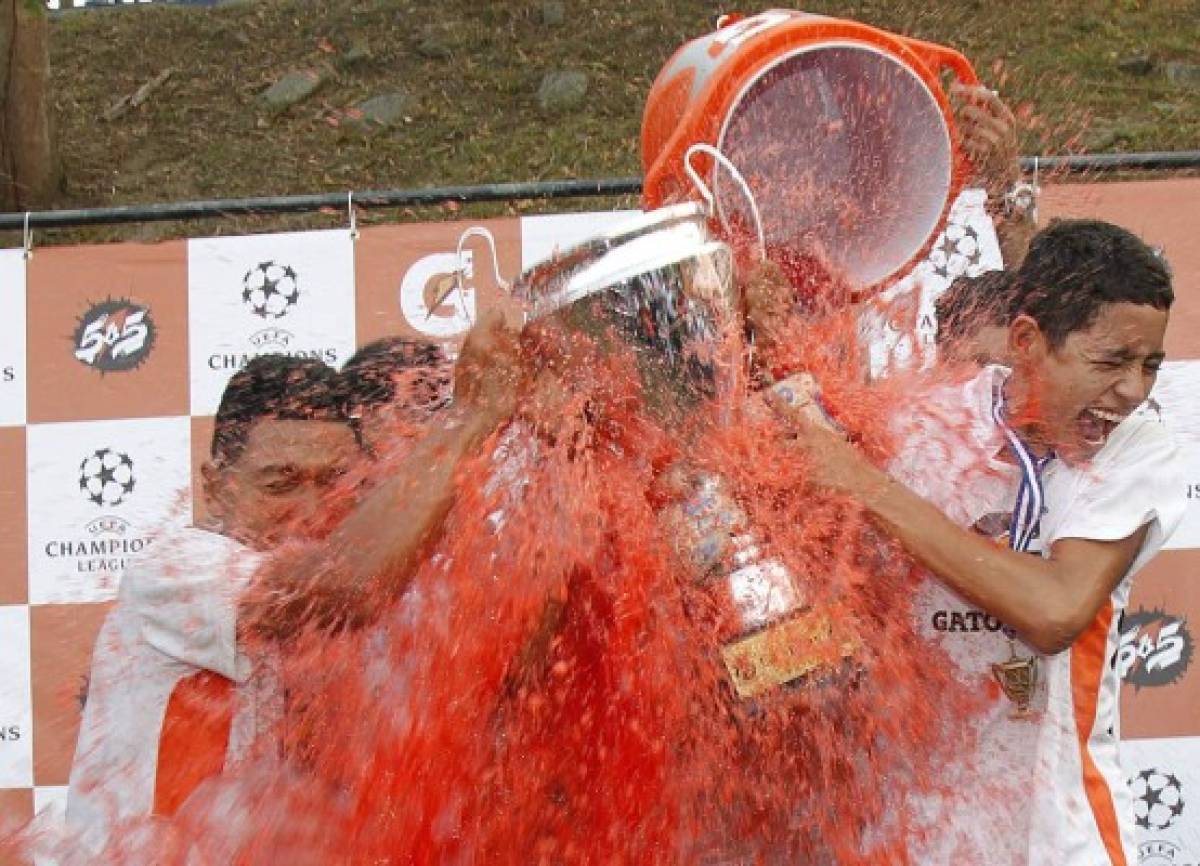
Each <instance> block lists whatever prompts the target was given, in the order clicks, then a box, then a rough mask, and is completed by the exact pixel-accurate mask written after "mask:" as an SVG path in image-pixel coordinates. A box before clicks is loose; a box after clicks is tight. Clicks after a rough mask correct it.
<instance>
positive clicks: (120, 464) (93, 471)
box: [79, 448, 135, 508]
mask: <svg viewBox="0 0 1200 866" xmlns="http://www.w3.org/2000/svg"><path fill="white" fill-rule="evenodd" d="M134 485H135V481H134V477H133V461H132V460H131V459H130V458H129V455H128V454H126V453H124V452H122V451H113V450H112V449H111V448H100V449H98V450H96V451H93V452H92V453H91V454H90V455H89V456H87V457H85V458H83V461H82V462H81V463H80V464H79V489H80V491H81V492H82V493H83V494H84V495H85V496H86V497H87V498H88V500H89V501H91V502H92V503H94V504H95V505H97V506H99V507H101V508H104V507H112V506H116V505H120V504H121V503H122V502H124V501H125V499H126V497H128V496H129V494H131V493H133V488H134Z"/></svg>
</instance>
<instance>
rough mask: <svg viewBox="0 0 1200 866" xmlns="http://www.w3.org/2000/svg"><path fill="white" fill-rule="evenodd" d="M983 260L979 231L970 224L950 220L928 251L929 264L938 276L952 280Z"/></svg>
mask: <svg viewBox="0 0 1200 866" xmlns="http://www.w3.org/2000/svg"><path fill="white" fill-rule="evenodd" d="M982 260H983V251H982V250H981V249H980V247H979V233H978V232H977V231H975V228H974V227H973V226H971V225H968V224H964V223H956V222H951V223H949V224H947V226H946V230H945V231H944V232H942V234H941V236H940V237H938V239H937V241H936V243H934V245H933V249H931V250H930V252H929V264H930V265H932V267H933V272H934V273H935V274H937V275H938V276H939V277H942V278H944V279H947V280H953V279H954V278H956V277H960V276H962V275H963V274H965V273H967V272H968V271H969V270H970V269H971V268H974V267H977V266H978V265H979V263H980V262H981V261H982Z"/></svg>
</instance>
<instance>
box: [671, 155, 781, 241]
mask: <svg viewBox="0 0 1200 866" xmlns="http://www.w3.org/2000/svg"><path fill="white" fill-rule="evenodd" d="M696 153H703V154H705V155H706V156H711V157H712V158H713V160H714V161H715V162H716V163H717V164H719V165H720V166H721V167H722V168H724V169H725V170H726V171H728V172H729V174H730V176H732V177H733V180H734V182H735V183H736V184H737V185H738V189H740V190H741V191H742V195H744V196H745V197H746V201H747V202H749V203H750V215H751V216H752V217H753V218H754V231H755V233H756V234H757V236H758V250H759V255H760V256H761V257H762V258H763V259H764V260H765V259H766V258H767V240H766V235H765V233H764V232H763V222H762V215H761V214H759V212H758V202H757V201H755V199H754V193H753V192H752V191H751V189H750V184H748V183H746V179H745V178H744V177H742V173H741V172H740V171H738V169H737V166H736V165H734V164H733V162H731V161H730V159H729V157H727V156H726V155H725V154H723V153H721V151H720V150H718V149H717V148H715V147H713V146H712V145H711V144H705V143H704V142H696V143H695V144H693V145H692V146H691V147H689V148H688V149H687V151H686V152H685V153H684V155H683V170H684V171H685V172H687V176H688V178H689V179H690V180H691V181H692V185H693V186H694V187H696V191H697V192H698V193H700V195H701V196H702V197H703V198H704V201H705V202H706V203H707V204H708V213H709V216H713V215H714V214H716V213H717V202H716V197H715V196H714V195H713V192H712V190H711V189H710V188H709V186H708V184H707V183H705V182H704V179H703V178H702V177H700V173H699V172H698V171H696V167H695V166H694V165H692V156H693V155H694V154H696ZM721 223H722V225H725V228H727V229H728V228H729V226H728V225H727V224H726V223H725V220H724V218H722V219H721Z"/></svg>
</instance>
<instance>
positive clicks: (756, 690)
mask: <svg viewBox="0 0 1200 866" xmlns="http://www.w3.org/2000/svg"><path fill="white" fill-rule="evenodd" d="M862 646H863V642H862V638H861V637H859V636H858V635H857V634H845V633H842V631H841V630H840V629H838V628H836V627H835V626H834V623H833V620H832V619H831V617H830V616H829V614H828V613H825V612H817V611H811V610H810V611H804V612H802V613H798V614H796V615H793V616H791V617H789V618H787V619H785V620H782V621H780V622H775V623H772V624H771V625H768V626H767V627H766V628H764V629H762V630H761V631H758V632H755V633H754V634H751V635H747V636H746V637H742V638H739V639H737V640H735V641H733V642H731V643H728V644H726V645H725V646H723V647H722V648H721V657H722V660H723V661H724V662H725V668H726V670H727V671H728V672H729V677H730V679H731V680H732V682H733V687H734V691H735V692H736V693H737V696H738V697H739V698H740V699H742V700H749V699H752V698H756V697H759V696H761V695H763V694H765V693H766V692H769V691H771V690H772V689H775V688H778V687H780V686H784V685H787V684H788V683H791V682H794V681H796V680H799V679H801V678H804V677H811V676H813V675H817V676H820V675H822V674H833V673H836V672H837V670H839V669H840V668H841V667H842V665H843V663H844V662H845V661H846V660H847V659H851V658H853V657H854V656H855V655H857V654H858V652H859V650H860V649H861V648H862Z"/></svg>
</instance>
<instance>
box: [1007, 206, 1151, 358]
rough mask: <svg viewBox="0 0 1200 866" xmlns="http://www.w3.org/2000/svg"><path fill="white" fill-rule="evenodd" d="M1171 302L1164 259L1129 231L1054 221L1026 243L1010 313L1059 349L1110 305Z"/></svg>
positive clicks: (1100, 224) (1084, 222) (1086, 222)
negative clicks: (1027, 320)
mask: <svg viewBox="0 0 1200 866" xmlns="http://www.w3.org/2000/svg"><path fill="white" fill-rule="evenodd" d="M1174 300H1175V295H1174V293H1173V292H1172V291H1171V273H1170V270H1169V268H1168V267H1167V263H1166V261H1165V260H1164V259H1163V257H1162V255H1161V254H1160V253H1158V252H1156V251H1155V250H1153V249H1152V248H1151V247H1149V246H1148V245H1147V244H1146V243H1145V242H1143V241H1142V240H1141V239H1140V238H1138V237H1137V236H1136V235H1134V234H1133V233H1132V232H1129V231H1127V230H1125V229H1123V228H1121V227H1120V226H1116V225H1113V224H1112V223H1106V222H1101V221H1100V220H1055V221H1054V222H1052V223H1050V225H1049V226H1048V227H1046V228H1044V229H1042V231H1040V232H1038V233H1037V234H1036V235H1034V237H1033V240H1032V241H1031V242H1030V244H1029V252H1028V254H1027V255H1026V256H1025V260H1024V261H1023V262H1022V263H1021V267H1020V268H1019V269H1018V270H1017V272H1016V277H1015V279H1014V282H1013V291H1012V293H1011V298H1010V306H1009V314H1010V320H1011V319H1012V318H1015V317H1016V316H1018V315H1021V314H1024V315H1027V316H1030V317H1032V318H1033V319H1034V321H1036V322H1037V323H1038V326H1039V327H1040V328H1041V329H1042V332H1043V333H1044V334H1045V335H1046V337H1047V339H1048V340H1049V341H1050V345H1052V346H1060V345H1062V342H1063V341H1064V340H1065V339H1066V338H1067V335H1068V334H1071V333H1073V332H1075V331H1080V330H1083V329H1085V328H1087V327H1089V326H1090V325H1091V324H1092V322H1094V321H1095V319H1096V316H1097V315H1099V313H1100V309H1101V308H1102V307H1104V306H1106V305H1108V304H1121V303H1126V304H1140V305H1145V306H1151V307H1154V308H1155V309H1157V310H1169V309H1170V308H1171V304H1172V303H1173V302H1174Z"/></svg>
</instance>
